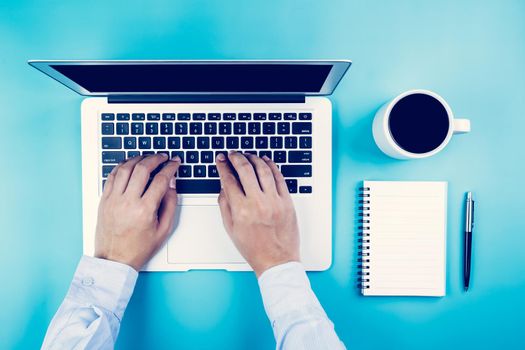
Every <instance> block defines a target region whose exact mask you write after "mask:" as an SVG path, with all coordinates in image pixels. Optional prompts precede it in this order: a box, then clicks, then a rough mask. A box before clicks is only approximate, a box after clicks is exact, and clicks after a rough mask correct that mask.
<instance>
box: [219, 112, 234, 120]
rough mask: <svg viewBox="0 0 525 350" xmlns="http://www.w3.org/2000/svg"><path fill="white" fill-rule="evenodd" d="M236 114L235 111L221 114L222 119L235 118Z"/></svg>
mask: <svg viewBox="0 0 525 350" xmlns="http://www.w3.org/2000/svg"><path fill="white" fill-rule="evenodd" d="M235 119H236V115H235V113H223V114H222V120H235Z"/></svg>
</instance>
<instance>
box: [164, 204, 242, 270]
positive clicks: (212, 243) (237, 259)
mask: <svg viewBox="0 0 525 350" xmlns="http://www.w3.org/2000/svg"><path fill="white" fill-rule="evenodd" d="M215 203H217V200H216V199H215ZM178 213H179V217H178V218H177V219H176V224H175V232H174V233H173V235H172V236H171V237H170V239H169V241H168V262H169V263H171V264H225V263H243V262H245V261H244V259H243V257H242V256H241V255H240V254H239V252H238V251H237V249H236V248H235V246H234V245H233V243H232V242H231V240H230V237H229V236H228V234H227V233H226V230H225V229H224V226H223V225H222V218H221V214H220V210H219V206H218V205H196V206H195V205H184V206H181V207H179V212H178Z"/></svg>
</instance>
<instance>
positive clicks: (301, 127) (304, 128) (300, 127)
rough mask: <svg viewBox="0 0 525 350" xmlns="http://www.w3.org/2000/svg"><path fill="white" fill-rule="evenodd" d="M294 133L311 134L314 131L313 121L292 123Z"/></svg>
mask: <svg viewBox="0 0 525 350" xmlns="http://www.w3.org/2000/svg"><path fill="white" fill-rule="evenodd" d="M292 133H293V134H311V133H312V123H311V122H299V123H292Z"/></svg>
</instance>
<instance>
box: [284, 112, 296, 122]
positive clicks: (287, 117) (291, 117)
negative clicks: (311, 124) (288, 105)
mask: <svg viewBox="0 0 525 350" xmlns="http://www.w3.org/2000/svg"><path fill="white" fill-rule="evenodd" d="M296 119H297V113H284V120H296Z"/></svg>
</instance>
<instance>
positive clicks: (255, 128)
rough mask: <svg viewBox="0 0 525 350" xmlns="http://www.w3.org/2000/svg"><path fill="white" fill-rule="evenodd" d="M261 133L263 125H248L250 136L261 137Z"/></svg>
mask: <svg viewBox="0 0 525 350" xmlns="http://www.w3.org/2000/svg"><path fill="white" fill-rule="evenodd" d="M260 133H261V123H248V134H250V135H259V134H260Z"/></svg>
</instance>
